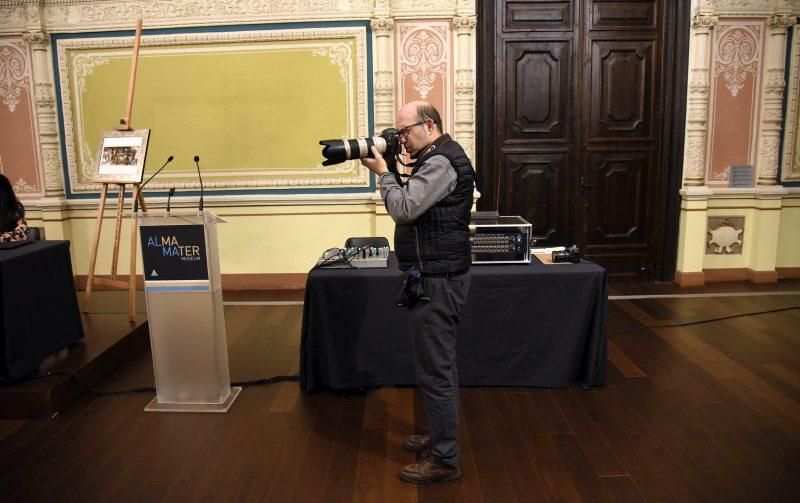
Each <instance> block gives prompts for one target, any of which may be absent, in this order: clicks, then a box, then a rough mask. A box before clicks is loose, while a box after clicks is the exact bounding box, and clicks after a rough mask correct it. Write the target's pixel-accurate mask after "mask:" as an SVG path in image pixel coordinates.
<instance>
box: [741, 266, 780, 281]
mask: <svg viewBox="0 0 800 503" xmlns="http://www.w3.org/2000/svg"><path fill="white" fill-rule="evenodd" d="M746 279H747V281H749V282H751V283H777V282H778V271H754V270H752V269H748V270H747V273H746Z"/></svg>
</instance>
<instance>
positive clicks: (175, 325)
mask: <svg viewBox="0 0 800 503" xmlns="http://www.w3.org/2000/svg"><path fill="white" fill-rule="evenodd" d="M136 218H137V220H138V222H139V234H140V237H141V246H142V263H143V265H144V269H143V271H144V290H145V298H146V300H147V319H148V324H149V329H150V345H151V349H152V352H153V370H154V373H155V381H156V398H154V399H153V401H152V402H150V403H149V404H148V405H147V407H145V410H146V411H158V412H227V410H228V409H229V408H230V406H231V404H232V403H233V401H234V400H235V399H236V397H237V396H238V395H239V392H240V391H241V390H242V389H241V388H239V387H234V388H231V385H230V373H229V369H228V347H227V340H226V335H225V315H224V311H223V307H222V282H221V279H220V271H219V255H218V252H217V250H218V249H217V230H216V225H217V224H218V223H225V222H226V221H225V220H223V219H221V218H219V217H217V216H216V215H214V214H213V213H210V212H208V211H181V212H172V213H162V214H159V215H156V214H155V213H146V212H145V213H142V212H139V213H137V214H136Z"/></svg>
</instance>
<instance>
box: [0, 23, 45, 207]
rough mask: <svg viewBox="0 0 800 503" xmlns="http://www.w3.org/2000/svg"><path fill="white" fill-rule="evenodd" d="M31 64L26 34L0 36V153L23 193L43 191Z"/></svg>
mask: <svg viewBox="0 0 800 503" xmlns="http://www.w3.org/2000/svg"><path fill="white" fill-rule="evenodd" d="M34 66H35V65H34V59H33V56H32V54H31V50H30V47H29V44H27V43H26V38H24V37H17V36H15V37H10V38H3V39H0V125H2V126H3V127H2V135H0V153H3V154H4V159H3V162H4V165H3V171H4V174H5V175H6V176H7V177H8V178H9V180H10V181H11V183H12V184H13V185H14V186H15V187H16V188H17V189H18V190H16V191H17V192H18V193H19V194H21V195H23V196H36V195H41V193H42V176H41V168H40V166H41V160H40V159H41V157H40V152H39V150H38V147H37V145H36V144H37V139H38V138H37V124H36V108H37V104H36V103H37V102H36V98H35V87H34Z"/></svg>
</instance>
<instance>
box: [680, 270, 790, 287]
mask: <svg viewBox="0 0 800 503" xmlns="http://www.w3.org/2000/svg"><path fill="white" fill-rule="evenodd" d="M778 278H800V267H784V268H780V269H776V270H774V271H754V270H753V269H746V268H744V267H739V268H730V269H703V271H702V272H682V271H675V280H674V283H675V284H677V285H678V286H681V287H686V286H702V285H705V284H706V283H723V282H726V281H749V282H750V283H777V282H778Z"/></svg>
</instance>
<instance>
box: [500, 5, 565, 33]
mask: <svg viewBox="0 0 800 503" xmlns="http://www.w3.org/2000/svg"><path fill="white" fill-rule="evenodd" d="M504 14H505V15H504V18H503V20H504V25H503V31H505V32H512V31H534V30H546V31H550V30H562V31H570V30H571V29H572V24H573V21H572V2H571V1H569V0H566V1H556V2H520V1H513V0H509V1H507V2H505V9H504Z"/></svg>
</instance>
